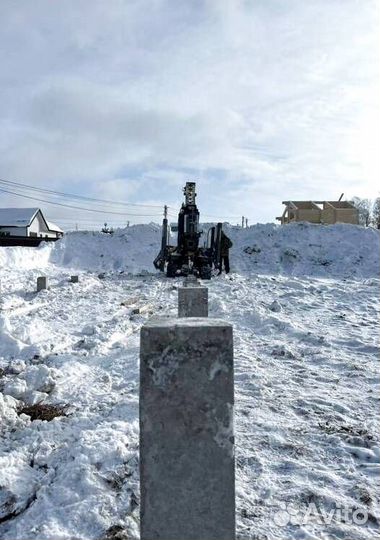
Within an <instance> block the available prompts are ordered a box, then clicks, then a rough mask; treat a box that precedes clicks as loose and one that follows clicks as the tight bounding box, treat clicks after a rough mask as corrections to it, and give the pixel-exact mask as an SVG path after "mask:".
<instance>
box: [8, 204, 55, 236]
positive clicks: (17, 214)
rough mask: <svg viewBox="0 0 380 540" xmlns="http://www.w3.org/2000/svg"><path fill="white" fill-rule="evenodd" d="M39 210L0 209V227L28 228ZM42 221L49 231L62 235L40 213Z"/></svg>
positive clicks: (53, 224)
mask: <svg viewBox="0 0 380 540" xmlns="http://www.w3.org/2000/svg"><path fill="white" fill-rule="evenodd" d="M38 212H41V210H40V208H0V227H29V225H30V224H31V223H32V221H33V219H34V217H35V216H36V214H37V213H38ZM41 216H42V219H43V220H44V222H45V223H46V227H47V229H48V230H49V231H52V232H59V233H63V231H62V229H61V228H60V227H58V225H56V224H55V223H53V222H52V221H48V220H47V219H46V218H45V216H44V215H43V213H42V212H41Z"/></svg>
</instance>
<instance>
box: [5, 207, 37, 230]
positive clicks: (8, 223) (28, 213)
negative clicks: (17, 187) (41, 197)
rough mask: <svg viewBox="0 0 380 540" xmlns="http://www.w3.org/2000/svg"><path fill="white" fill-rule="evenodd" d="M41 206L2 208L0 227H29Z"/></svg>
mask: <svg viewBox="0 0 380 540" xmlns="http://www.w3.org/2000/svg"><path fill="white" fill-rule="evenodd" d="M38 211H39V208H0V227H28V225H30V224H31V223H32V221H33V218H34V216H35V215H36V214H37V212H38Z"/></svg>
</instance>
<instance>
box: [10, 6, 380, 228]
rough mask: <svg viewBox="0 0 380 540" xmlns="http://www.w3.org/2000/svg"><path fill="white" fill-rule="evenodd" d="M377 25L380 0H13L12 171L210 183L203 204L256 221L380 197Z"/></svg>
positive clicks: (101, 187) (118, 181)
mask: <svg viewBox="0 0 380 540" xmlns="http://www.w3.org/2000/svg"><path fill="white" fill-rule="evenodd" d="M377 17H378V9H377V4H376V2H374V1H372V0H360V1H357V0H315V1H313V2H302V1H299V0H289V1H287V2H283V1H280V0H268V1H255V2H250V1H243V0H241V1H237V0H236V1H232V0H223V1H222V0H214V1H200V0H199V1H196V0H194V1H190V2H169V1H163V0H156V1H154V0H149V1H148V0H138V1H134V2H132V1H128V2H127V1H124V0H109V1H108V2H103V1H100V0H91V1H90V0H81V1H73V0H70V1H65V2H59V3H51V2H49V1H48V0H37V1H35V2H33V3H30V2H27V1H26V0H21V1H20V2H17V3H14V2H11V1H3V2H2V34H1V37H0V51H1V53H0V62H1V65H2V70H1V75H0V78H1V81H0V82H1V85H0V87H1V93H2V105H1V108H2V124H1V131H0V151H1V152H2V165H1V170H0V176H1V177H3V178H4V177H5V178H9V179H16V180H17V179H18V180H20V181H25V182H27V183H33V184H35V185H44V186H46V185H47V184H49V185H52V186H55V187H57V188H59V189H61V190H62V191H64V190H65V189H66V190H67V191H69V189H67V186H69V187H70V191H73V190H75V191H76V192H81V193H83V194H90V195H91V194H95V195H96V194H99V193H102V196H104V197H107V198H110V197H111V198H112V197H115V198H118V199H119V200H120V199H121V198H127V197H129V198H131V199H132V200H134V201H144V202H147V201H148V200H149V201H150V202H152V201H153V202H160V203H161V202H169V203H172V204H174V205H175V204H177V205H178V202H179V201H180V200H181V192H180V188H181V186H182V184H183V182H184V180H186V179H193V178H195V179H197V178H199V179H200V183H199V186H198V192H199V202H200V205H201V204H202V206H201V211H202V210H203V211H204V212H205V213H208V212H209V213H210V214H220V215H240V214H245V215H248V216H250V217H251V219H252V220H272V219H273V218H274V216H275V215H278V214H279V213H280V207H281V204H280V203H281V200H283V199H287V198H290V197H295V198H303V197H305V198H312V197H315V198H318V199H319V198H324V197H328V198H333V197H336V196H339V195H340V193H341V192H342V191H345V192H346V194H347V195H348V196H352V195H354V194H357V195H361V194H363V195H371V196H375V195H376V194H377V191H376V190H377V189H378V188H377V185H376V181H377V179H378V175H379V157H378V151H377V145H378V138H379V137H378V135H379V121H378V117H377V115H378V107H379V103H378V98H377V92H378V90H379V89H378V57H377V54H378V52H377V47H376V42H377V41H378V31H379V30H378V27H377ZM8 201H9V199H7V202H8ZM19 204H21V203H19Z"/></svg>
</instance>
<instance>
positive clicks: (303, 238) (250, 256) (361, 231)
mask: <svg viewBox="0 0 380 540" xmlns="http://www.w3.org/2000/svg"><path fill="white" fill-rule="evenodd" d="M227 234H229V235H230V237H231V239H232V240H233V242H234V246H233V248H232V250H231V263H232V265H233V267H234V269H235V270H237V271H240V272H241V271H245V272H248V271H254V272H259V273H272V274H285V275H294V276H305V275H311V276H326V277H328V276H331V277H338V276H341V277H358V278H367V277H372V276H378V274H379V266H380V234H379V231H377V230H375V229H372V228H368V229H366V228H363V227H360V226H357V225H348V224H337V225H329V226H321V225H313V224H311V223H294V224H289V225H286V226H279V225H274V224H266V225H260V224H258V225H254V226H252V227H249V228H247V229H240V228H233V227H230V228H228V232H227Z"/></svg>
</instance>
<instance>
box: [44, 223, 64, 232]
mask: <svg viewBox="0 0 380 540" xmlns="http://www.w3.org/2000/svg"><path fill="white" fill-rule="evenodd" d="M46 223H47V225H48V228H49V231H52V232H60V233H63V230H62V229H61V228H60V227H58V225H56V224H55V223H53V222H52V221H48V220H46Z"/></svg>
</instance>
